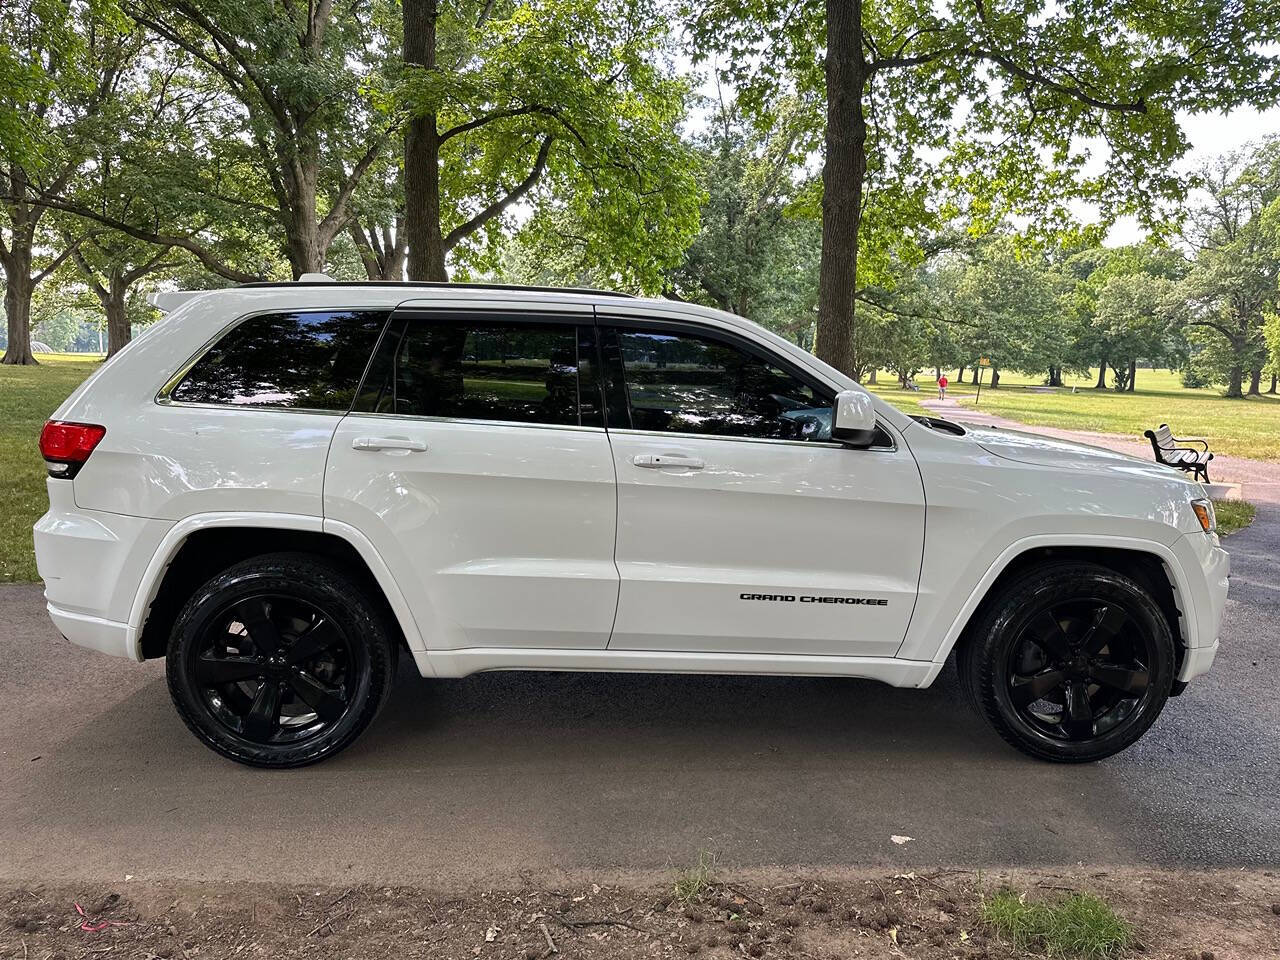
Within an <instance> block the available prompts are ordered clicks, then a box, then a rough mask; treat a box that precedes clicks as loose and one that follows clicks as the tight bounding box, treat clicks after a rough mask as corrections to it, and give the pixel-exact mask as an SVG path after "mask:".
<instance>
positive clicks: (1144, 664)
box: [958, 563, 1176, 763]
mask: <svg viewBox="0 0 1280 960" xmlns="http://www.w3.org/2000/svg"><path fill="white" fill-rule="evenodd" d="M958 664H959V668H960V675H961V681H962V682H963V683H964V685H965V688H966V690H967V691H968V693H969V696H970V698H971V700H972V701H973V703H974V705H975V706H976V707H977V708H978V711H979V712H980V713H982V714H983V715H984V716H985V717H986V718H987V720H988V721H989V722H990V723H991V725H992V726H993V727H994V728H995V729H996V732H997V733H999V734H1000V735H1001V736H1002V737H1003V738H1004V739H1005V740H1007V741H1008V742H1009V743H1011V744H1013V746H1015V747H1017V748H1018V749H1019V750H1022V751H1023V752H1024V753H1028V754H1030V755H1032V756H1034V757H1039V758H1041V759H1045V760H1056V761H1063V762H1068V763H1079V762H1084V761H1090V760H1101V759H1103V758H1105V757H1109V756H1111V755H1113V754H1115V753H1118V752H1120V751H1121V750H1123V749H1125V748H1126V747H1128V746H1130V745H1131V744H1133V743H1134V742H1135V741H1137V740H1138V739H1139V738H1140V737H1141V736H1142V735H1143V734H1144V733H1145V732H1146V731H1147V729H1148V728H1150V726H1151V724H1152V723H1154V722H1155V720H1156V718H1157V717H1158V716H1159V715H1160V712H1161V710H1162V709H1163V708H1164V705H1165V703H1166V701H1167V700H1168V698H1169V691H1170V689H1171V688H1172V685H1173V675H1174V668H1175V664H1176V655H1175V648H1174V639H1173V634H1172V633H1171V631H1170V623H1169V620H1168V618H1167V617H1166V615H1165V613H1164V611H1163V610H1162V609H1161V608H1160V606H1159V604H1158V603H1157V602H1156V599H1155V597H1154V596H1153V595H1152V590H1151V588H1150V587H1149V586H1147V585H1146V584H1144V583H1142V582H1139V581H1138V580H1135V579H1134V578H1132V577H1129V576H1126V575H1124V574H1121V573H1119V572H1117V571H1115V570H1112V569H1109V568H1107V567H1103V566H1099V565H1096V564H1090V563H1058V564H1052V565H1045V566H1042V567H1038V568H1035V569H1032V570H1030V571H1028V572H1026V573H1024V574H1022V575H1021V576H1019V577H1017V578H1016V579H1014V580H1013V581H1012V582H1010V583H1009V584H1007V585H1006V586H1005V587H1003V588H1002V589H1001V590H1000V591H999V592H998V593H997V594H996V595H995V596H993V597H992V598H991V599H990V600H989V601H988V602H986V603H985V604H984V605H983V607H982V609H981V610H980V612H979V613H978V614H977V615H976V616H975V620H974V622H973V624H972V625H971V627H970V630H969V632H968V635H967V636H966V638H965V641H964V643H963V645H962V646H961V647H960V650H959V658H958Z"/></svg>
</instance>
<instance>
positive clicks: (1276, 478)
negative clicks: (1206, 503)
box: [920, 400, 1280, 507]
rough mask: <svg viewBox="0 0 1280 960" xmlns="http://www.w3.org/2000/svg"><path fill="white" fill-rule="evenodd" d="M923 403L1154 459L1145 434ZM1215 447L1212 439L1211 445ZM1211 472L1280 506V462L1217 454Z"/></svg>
mask: <svg viewBox="0 0 1280 960" xmlns="http://www.w3.org/2000/svg"><path fill="white" fill-rule="evenodd" d="M920 405H921V406H922V407H925V408H926V409H927V410H929V411H931V412H933V413H935V414H937V415H938V416H940V417H945V418H946V419H948V420H954V421H956V422H957V423H969V424H973V425H974V426H991V427H1001V428H1004V429H1006V430H1021V431H1023V432H1025V433H1035V434H1039V435H1040V436H1044V437H1053V438H1055V439H1057V440H1071V441H1073V442H1075V443H1087V444H1089V445H1090V446H1094V447H1105V448H1106V449H1108V450H1115V451H1116V452H1117V453H1127V454H1130V455H1132V456H1135V457H1140V458H1141V459H1143V460H1150V459H1152V456H1151V442H1150V441H1149V440H1147V439H1146V438H1145V437H1131V436H1129V435H1128V434H1122V433H1100V432H1098V431H1096V430H1062V429H1059V428H1057V427H1040V426H1033V425H1031V424H1027V423H1020V422H1019V421H1017V420H1010V419H1009V418H1008V417H998V416H996V415H995V414H991V413H985V412H983V411H981V410H975V409H974V408H973V406H972V405H971V404H967V403H959V402H957V401H955V400H921V401H920ZM1212 446H1213V444H1212V441H1210V448H1212ZM1209 475H1210V476H1211V477H1213V479H1214V481H1215V482H1216V481H1227V482H1231V483H1239V484H1241V485H1242V487H1243V490H1242V495H1243V496H1244V499H1246V500H1249V501H1251V502H1252V503H1255V504H1266V505H1268V506H1272V507H1280V463H1277V462H1274V461H1271V460H1249V459H1247V458H1246V457H1233V456H1229V455H1227V454H1223V453H1214V455H1213V463H1211V464H1210V465H1209Z"/></svg>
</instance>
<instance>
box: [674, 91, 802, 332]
mask: <svg viewBox="0 0 1280 960" xmlns="http://www.w3.org/2000/svg"><path fill="white" fill-rule="evenodd" d="M795 114H796V111H794V110H793V111H791V116H792V117H794V116H795ZM799 132H800V131H799V129H798V124H796V123H790V124H789V123H787V122H785V120H784V122H782V123H780V124H779V125H778V126H777V128H775V130H773V131H771V132H770V133H768V134H761V133H759V132H757V131H756V130H754V129H753V128H752V127H751V126H749V125H746V124H743V123H742V122H741V119H740V117H739V115H738V113H737V111H736V110H735V109H734V107H733V106H732V105H731V104H725V103H724V102H723V101H722V102H721V103H720V109H719V118H718V122H717V123H715V125H714V126H713V127H712V128H711V130H710V132H708V133H707V134H706V135H704V136H703V137H701V138H699V140H698V141H697V142H696V146H697V148H698V150H699V152H700V154H701V155H702V157H703V173H702V181H703V185H704V186H703V189H704V191H705V196H706V198H707V199H706V202H705V203H704V204H703V206H702V211H701V216H700V221H701V227H700V229H699V231H698V235H697V236H696V237H695V238H694V241H693V243H692V244H691V245H690V247H689V249H688V251H687V252H686V253H685V256H684V259H683V261H682V262H681V263H680V264H679V266H677V267H676V268H675V269H673V270H671V271H670V273H669V275H668V277H669V280H668V282H669V286H668V288H667V290H666V291H665V292H666V294H667V295H668V296H672V297H675V298H677V299H680V300H689V301H692V302H696V303H703V304H706V305H708V306H713V307H718V308H719V309H721V310H727V311H730V312H732V313H736V314H738V315H740V316H743V317H748V318H750V319H752V320H755V321H756V322H757V323H761V324H763V325H765V326H767V327H769V328H770V329H772V330H774V331H776V332H778V333H780V334H782V335H784V336H788V337H790V338H791V339H792V340H795V341H796V342H798V343H802V344H803V345H804V346H806V347H811V346H812V328H813V321H814V313H815V307H816V305H817V292H818V270H817V267H818V253H819V248H820V236H819V233H818V230H817V228H816V225H815V224H814V223H813V221H812V220H811V219H809V218H808V217H806V216H803V215H800V214H797V213H796V212H795V211H793V210H792V209H790V208H791V205H792V203H793V202H794V201H795V199H796V197H797V196H798V194H799V192H800V190H801V184H799V183H798V182H797V176H798V174H799V173H801V172H802V168H801V167H800V164H799V162H798V160H797V157H796V153H797V147H798V146H799V145H800V141H799Z"/></svg>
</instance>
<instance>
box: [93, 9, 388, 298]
mask: <svg viewBox="0 0 1280 960" xmlns="http://www.w3.org/2000/svg"><path fill="white" fill-rule="evenodd" d="M122 2H123V6H124V8H125V10H126V11H127V12H128V13H129V14H130V15H131V16H132V17H133V18H134V19H135V20H136V21H137V22H138V23H140V24H142V25H143V26H145V27H146V28H147V29H148V30H150V31H151V32H152V33H154V35H155V36H156V37H158V38H160V39H161V40H163V41H164V42H165V43H166V44H169V45H171V47H172V48H175V49H177V50H181V51H183V52H184V53H185V54H186V56H187V57H189V58H190V60H191V62H192V63H193V64H194V65H195V66H197V67H198V68H199V69H200V70H201V71H202V72H204V73H205V74H206V75H208V76H209V77H210V78H215V79H216V80H217V82H218V84H219V85H220V87H221V90H222V92H223V93H224V94H225V97H226V98H227V99H228V100H229V103H226V104H224V105H222V106H221V107H220V108H219V109H216V110H212V111H210V112H211V115H212V116H213V117H214V118H215V119H216V121H217V122H218V123H219V124H220V126H221V130H220V131H219V135H218V136H217V137H216V138H214V137H212V136H210V137H207V138H206V142H205V147H206V149H207V150H208V151H209V152H208V154H207V159H208V160H209V162H210V164H211V165H213V166H214V167H216V168H224V167H228V166H230V167H235V168H238V169H239V170H241V171H243V174H244V175H243V176H242V177H240V178H238V179H235V180H232V181H231V182H229V183H225V184H223V187H225V188H226V189H225V191H222V190H220V191H219V192H218V193H215V194H214V195H213V197H212V198H211V199H212V200H213V202H214V204H215V208H226V207H235V208H237V209H239V210H240V211H241V215H248V216H249V217H251V218H252V220H254V221H256V223H257V225H259V226H260V227H263V228H265V229H267V230H269V231H271V233H273V234H274V235H275V236H277V237H278V238H279V240H280V243H281V246H282V248H283V251H284V253H285V255H286V257H287V260H288V263H289V266H290V269H291V270H292V273H293V276H294V278H295V279H296V278H297V277H299V276H301V275H302V274H304V273H310V272H321V271H323V270H324V267H325V258H326V256H327V254H328V250H329V247H330V245H331V244H332V243H333V241H334V239H335V238H336V237H337V236H339V235H340V234H341V233H343V232H344V231H346V229H347V227H348V224H349V223H350V221H351V218H352V207H353V196H354V195H355V193H356V191H357V189H358V188H359V187H360V184H361V182H362V180H363V178H364V177H365V175H366V174H367V173H368V171H369V170H370V168H371V167H372V166H374V164H376V163H377V162H378V160H379V158H380V157H381V156H382V154H383V152H384V151H385V150H386V148H387V145H388V143H389V142H390V140H391V137H392V134H393V133H394V131H395V127H396V123H395V121H394V119H392V118H391V117H390V116H389V114H388V112H387V111H386V110H384V109H381V108H380V106H379V105H380V104H381V103H384V102H385V101H386V96H385V87H386V80H385V67H386V50H385V47H386V42H385V41H386V38H385V36H384V35H383V32H382V29H381V28H382V27H383V26H384V25H385V22H386V19H387V18H386V16H385V15H381V16H380V15H379V12H380V11H379V9H377V8H375V10H374V14H373V15H370V13H369V11H368V10H366V9H364V8H363V6H362V5H361V4H335V3H332V2H327V0H322V2H319V3H308V4H305V5H304V4H294V3H292V2H290V0H198V2H197V0H122ZM187 183H188V184H190V187H191V188H192V189H193V190H200V189H201V187H203V186H204V184H202V183H201V178H197V179H195V180H190V179H189V180H187ZM264 190H265V195H264ZM201 192H202V193H203V192H206V191H201ZM117 226H118V225H117ZM134 233H135V235H136V236H138V237H139V238H140V239H146V240H150V241H152V242H157V243H161V244H163V243H166V242H167V241H169V240H171V239H173V238H171V237H168V236H165V235H164V234H163V233H161V232H160V231H154V230H135V231H134ZM185 246H187V248H188V249H192V248H193V247H197V246H199V247H201V248H203V247H204V244H197V243H195V241H193V240H191V239H190V238H188V241H187V242H186V244H185ZM192 252H193V253H196V254H197V256H199V251H198V250H196V249H192ZM207 265H208V266H210V268H211V269H215V270H217V271H218V272H220V273H222V274H223V275H224V276H228V277H229V278H230V279H237V280H243V279H255V278H256V275H255V274H253V273H249V274H247V275H246V274H244V272H243V271H238V270H231V269H226V270H223V269H219V267H220V266H221V265H220V264H219V263H218V262H213V261H212V260H211V262H209V263H208V264H207Z"/></svg>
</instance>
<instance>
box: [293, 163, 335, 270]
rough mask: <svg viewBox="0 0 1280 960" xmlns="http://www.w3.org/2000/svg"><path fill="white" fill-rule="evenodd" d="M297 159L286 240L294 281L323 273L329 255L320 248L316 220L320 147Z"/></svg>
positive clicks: (318, 226)
mask: <svg viewBox="0 0 1280 960" xmlns="http://www.w3.org/2000/svg"><path fill="white" fill-rule="evenodd" d="M303 152H304V155H303V156H301V157H299V158H298V162H297V170H298V172H297V173H296V174H295V175H294V176H292V177H291V189H290V198H289V199H290V203H291V206H292V209H291V210H290V211H289V220H288V224H289V228H288V236H287V237H286V240H285V246H286V248H287V251H286V252H287V253H288V254H289V266H290V267H291V268H292V270H293V279H295V280H297V279H298V278H299V277H301V276H302V275H303V274H304V273H323V272H324V258H325V254H326V253H327V252H328V251H326V250H324V249H322V248H321V243H320V224H319V223H318V222H317V221H316V181H317V178H318V176H319V172H320V171H319V167H320V157H319V146H318V145H316V146H315V147H314V148H312V147H307V149H306V150H305V151H303Z"/></svg>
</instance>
